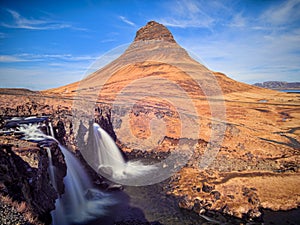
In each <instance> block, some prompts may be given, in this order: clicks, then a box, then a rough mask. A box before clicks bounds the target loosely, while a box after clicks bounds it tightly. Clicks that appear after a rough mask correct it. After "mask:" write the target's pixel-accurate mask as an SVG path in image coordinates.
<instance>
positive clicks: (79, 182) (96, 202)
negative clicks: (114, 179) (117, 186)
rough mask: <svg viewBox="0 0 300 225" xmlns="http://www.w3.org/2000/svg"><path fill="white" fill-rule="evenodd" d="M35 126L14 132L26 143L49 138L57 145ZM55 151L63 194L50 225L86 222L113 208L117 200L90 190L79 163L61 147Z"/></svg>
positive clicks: (51, 172) (51, 170) (51, 169)
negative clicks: (62, 169)
mask: <svg viewBox="0 0 300 225" xmlns="http://www.w3.org/2000/svg"><path fill="white" fill-rule="evenodd" d="M38 127H39V126H38V125H37V124H30V125H26V124H22V125H21V126H20V127H19V129H18V130H19V132H21V133H22V134H23V135H24V137H23V138H24V139H26V140H30V141H43V140H47V139H52V140H55V141H56V142H57V143H58V141H57V140H56V139H55V138H54V137H50V136H47V135H45V134H43V133H42V132H41V131H40V130H39V129H38ZM49 128H50V133H51V134H53V128H52V126H49ZM59 148H60V150H61V151H62V153H63V155H64V156H65V162H66V166H67V175H66V177H65V178H64V185H65V193H64V194H63V195H62V196H61V197H59V198H58V199H57V200H56V202H55V210H54V211H52V212H51V215H52V220H53V221H52V224H53V225H68V224H74V223H86V222H87V221H90V220H93V219H97V218H99V217H100V216H103V215H105V214H106V213H107V211H108V210H107V208H108V207H111V206H113V205H116V204H117V201H116V200H115V199H114V198H113V197H112V196H111V195H110V194H107V193H104V192H101V191H100V190H97V189H94V188H93V185H92V183H91V181H90V179H89V176H88V174H87V173H86V172H85V170H84V168H83V167H82V165H81V163H80V161H79V160H78V159H77V158H76V157H75V156H74V155H73V154H72V153H71V152H69V151H68V150H67V149H66V148H65V147H64V146H62V145H60V144H59ZM46 150H47V154H48V158H49V168H48V171H49V175H50V180H51V183H52V185H53V187H54V188H55V190H57V184H56V176H55V172H56V168H55V167H54V166H53V162H52V154H51V150H50V148H46Z"/></svg>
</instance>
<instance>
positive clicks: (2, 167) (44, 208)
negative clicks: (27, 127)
mask: <svg viewBox="0 0 300 225" xmlns="http://www.w3.org/2000/svg"><path fill="white" fill-rule="evenodd" d="M0 140H1V143H2V144H1V145H0V186H1V190H0V194H1V196H2V197H1V199H2V200H3V199H6V200H7V201H6V202H3V201H2V200H1V202H2V206H3V207H4V210H5V208H8V207H14V208H17V209H18V210H19V212H20V213H23V214H24V212H26V213H25V215H27V221H28V220H31V221H32V222H33V223H34V224H39V223H43V224H50V222H51V216H50V211H51V210H53V209H54V208H55V205H54V204H55V200H56V199H57V198H58V195H59V194H63V192H64V188H63V182H62V181H63V177H64V176H65V174H66V166H65V162H64V157H63V155H62V154H61V153H60V151H59V148H58V146H57V144H56V143H52V144H51V145H50V146H49V148H50V150H51V152H52V156H53V158H52V159H53V162H54V164H56V165H57V166H58V168H59V170H60V171H59V172H58V174H59V175H58V176H57V184H58V190H59V193H57V192H56V191H55V189H54V187H53V186H52V184H51V182H50V179H49V175H48V166H49V159H48V156H47V152H46V149H45V148H43V147H38V146H37V145H36V144H34V143H28V142H26V141H22V140H18V139H15V138H13V137H3V136H1V137H0ZM3 143H6V144H3ZM18 222H19V223H21V222H20V221H18ZM15 224H16V223H15Z"/></svg>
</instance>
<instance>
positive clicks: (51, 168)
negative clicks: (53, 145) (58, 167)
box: [46, 147, 57, 191]
mask: <svg viewBox="0 0 300 225" xmlns="http://www.w3.org/2000/svg"><path fill="white" fill-rule="evenodd" d="M46 150H47V154H48V159H49V168H48V173H49V175H50V180H51V183H52V186H53V187H54V189H55V190H56V191H57V184H56V178H55V166H53V161H52V154H51V149H50V148H49V147H46Z"/></svg>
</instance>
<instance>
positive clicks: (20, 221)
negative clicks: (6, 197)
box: [0, 202, 33, 225]
mask: <svg viewBox="0 0 300 225" xmlns="http://www.w3.org/2000/svg"><path fill="white" fill-rule="evenodd" d="M0 215H1V216H0V224H1V225H33V224H32V223H29V222H28V221H27V220H26V219H25V218H24V216H23V215H22V213H19V212H18V211H17V210H16V209H15V208H14V207H12V206H11V205H8V204H5V203H3V202H0Z"/></svg>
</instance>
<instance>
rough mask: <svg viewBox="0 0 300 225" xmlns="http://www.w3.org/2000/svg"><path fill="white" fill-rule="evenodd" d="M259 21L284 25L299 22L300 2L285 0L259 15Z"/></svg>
mask: <svg viewBox="0 0 300 225" xmlns="http://www.w3.org/2000/svg"><path fill="white" fill-rule="evenodd" d="M260 19H261V20H265V21H267V22H269V23H271V24H276V25H285V24H287V23H291V22H295V21H299V19H300V1H299V0H286V1H282V3H281V4H279V5H275V6H273V7H271V8H269V9H268V10H267V11H265V12H264V13H263V14H262V15H261V18H260Z"/></svg>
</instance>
